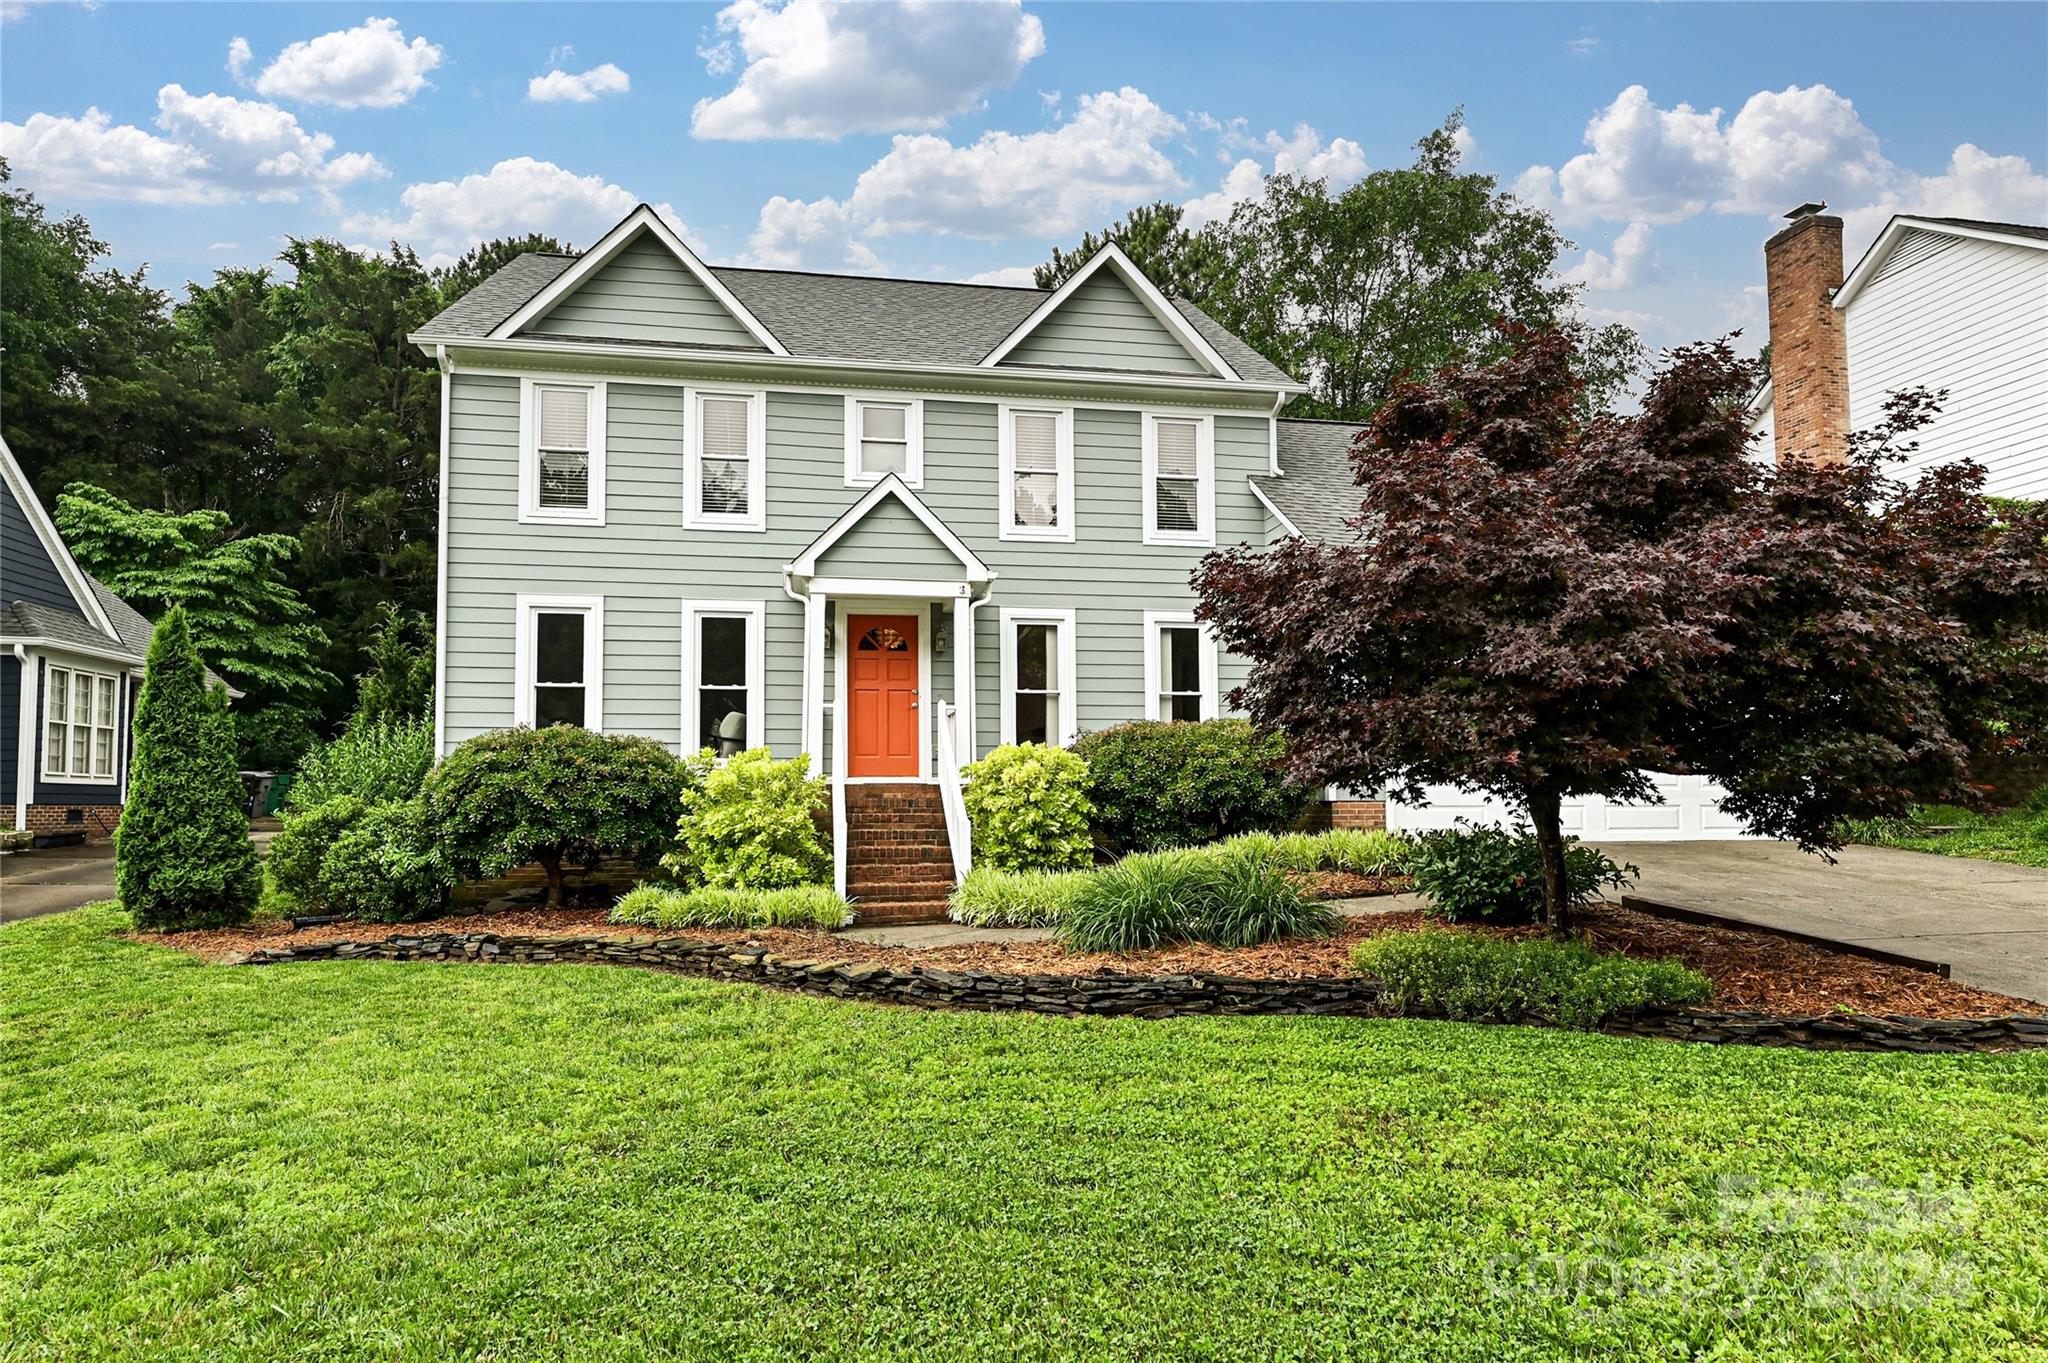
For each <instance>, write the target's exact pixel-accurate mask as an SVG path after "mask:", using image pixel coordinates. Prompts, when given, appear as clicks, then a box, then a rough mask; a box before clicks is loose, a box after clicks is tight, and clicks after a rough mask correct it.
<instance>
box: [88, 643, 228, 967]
mask: <svg viewBox="0 0 2048 1363" xmlns="http://www.w3.org/2000/svg"><path fill="white" fill-rule="evenodd" d="M114 883H115V887H116V890H117V892H118V893H119V894H120V896H121V903H122V904H123V905H124V906H125V907H126V908H127V909H128V911H129V912H131V913H133V914H134V915H135V924H136V926H137V927H141V928H151V929H155V930H157V931H172V930H175V929H179V928H203V927H223V926H226V925H229V924H233V923H240V922H244V921H246V920H247V919H248V917H249V914H250V911H251V910H253V909H254V908H255V907H256V901H257V898H258V897H259V896H260V895H261V894H262V891H263V872H262V870H261V868H260V867H259V866H258V865H257V861H256V849H255V846H254V845H253V844H251V843H250V841H249V821H248V819H247V818H246V817H245V816H244V815H243V813H242V783H241V778H240V777H238V776H237V775H236V774H235V733H234V725H233V723H232V721H230V719H229V718H228V708H227V692H226V691H225V690H223V689H221V688H219V687H215V686H210V685H209V684H208V683H207V679H206V668H205V666H204V665H203V664H202V663H201V662H200V661H199V652H198V650H197V649H195V648H194V647H193V645H192V632H191V628H190V626H189V624H188V623H187V621H186V618H185V612H184V610H183V609H182V608H180V607H173V608H172V609H171V610H169V611H168V612H166V613H165V615H164V618H163V620H162V621H161V622H160V623H159V624H158V625H157V627H156V633H155V634H154V635H153V636H152V637H151V638H150V641H149V661H148V669H147V671H146V673H145V674H144V678H143V683H142V699H141V701H140V702H139V703H138V704H137V705H136V707H135V756H134V760H133V763H132V765H131V766H130V768H129V776H128V804H127V807H126V808H125V809H123V810H122V811H121V826H120V828H119V829H118V830H117V831H116V832H115V834H114Z"/></svg>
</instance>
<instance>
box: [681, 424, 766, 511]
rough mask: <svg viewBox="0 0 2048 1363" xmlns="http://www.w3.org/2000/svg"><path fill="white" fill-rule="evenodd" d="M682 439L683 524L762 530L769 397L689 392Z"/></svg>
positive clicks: (764, 503) (764, 505)
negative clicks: (686, 427)
mask: <svg viewBox="0 0 2048 1363" xmlns="http://www.w3.org/2000/svg"><path fill="white" fill-rule="evenodd" d="M688 405H689V409H690V427H689V434H688V436H687V438H686V441H685V446H684V458H683V470H684V475H683V476H684V489H683V491H684V497H683V508H684V510H683V524H685V525H687V526H689V527H691V528H692V529H698V530H765V529H766V528H767V524H768V521H767V517H768V442H767V422H766V418H767V410H768V395H767V394H766V393H762V392H758V391H754V392H747V391H741V390H725V389H700V390H692V391H691V393H690V396H689V404H688Z"/></svg>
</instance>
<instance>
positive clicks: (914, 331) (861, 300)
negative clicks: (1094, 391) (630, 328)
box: [416, 254, 1300, 389]
mask: <svg viewBox="0 0 2048 1363" xmlns="http://www.w3.org/2000/svg"><path fill="white" fill-rule="evenodd" d="M578 259H579V258H578V257H575V256H560V255H540V254H527V255H522V256H520V257H518V258H517V259H515V260H513V261H511V262H510V263H509V264H507V265H505V266H504V267H503V268H501V269H499V270H498V271H497V272H495V273H494V274H492V275H491V276H490V278H488V279H486V280H485V281H484V282H483V283H481V284H479V285H477V286H476V287H475V288H474V289H472V290H470V291H469V292H468V293H466V294H464V295H463V296H462V297H461V298H459V299H457V300H456V301H455V302H454V303H452V304H450V305H449V306H448V307H447V308H446V309H444V310H443V311H442V312H441V313H440V314H439V315H437V316H435V317H434V318H433V319H432V320H430V321H428V322H427V323H426V324H425V325H424V326H422V327H421V328H420V329H419V331H418V332H417V333H416V339H418V340H421V341H424V342H432V341H435V340H442V341H459V340H474V339H481V338H486V337H490V336H492V335H494V334H497V333H500V332H502V331H504V330H505V329H506V328H505V324H506V323H507V322H508V321H510V320H511V319H512V318H513V317H514V316H515V315H516V314H517V313H518V312H520V311H521V310H522V309H523V308H524V307H525V306H526V305H527V303H528V302H530V301H531V300H532V299H533V298H534V297H535V296H537V295H538V294H540V293H541V292H542V291H544V290H546V289H547V288H549V286H550V285H552V284H553V283H555V282H556V281H557V280H558V279H559V278H560V277H561V276H562V275H563V274H564V273H566V272H567V271H568V270H570V269H571V268H573V267H574V266H575V265H576V264H577V261H578ZM707 268H708V269H709V271H710V273H711V274H712V275H713V276H714V277H715V278H716V279H717V280H718V281H719V283H720V284H722V285H723V286H724V287H725V288H726V289H727V290H728V291H729V292H730V293H731V294H732V296H733V297H734V298H736V299H737V300H739V301H740V303H741V304H743V305H744V306H745V307H746V309H747V311H748V312H749V313H750V314H751V315H752V316H753V317H755V318H756V319H757V320H758V321H759V322H760V323H761V324H762V325H763V326H765V327H766V328H767V329H768V330H769V331H770V332H772V333H773V334H774V336H775V337H776V339H777V340H778V341H780V342H781V343H782V345H783V346H784V347H785V350H784V353H785V354H787V355H789V356H792V357H795V358H799V359H832V360H852V361H856V362H867V363H874V364H892V363H897V364H918V365H945V366H957V367H960V368H963V369H967V368H974V367H976V366H979V365H980V364H981V363H982V361H983V360H984V359H985V358H987V356H988V354H989V352H990V351H992V350H994V349H995V348H996V347H997V346H999V345H1001V344H1002V342H1003V341H1004V340H1005V339H1006V338H1007V337H1009V336H1010V334H1011V333H1012V332H1014V331H1016V330H1017V328H1018V327H1019V326H1021V325H1022V324H1023V323H1024V322H1025V320H1026V319H1028V318H1029V317H1030V316H1031V315H1032V313H1033V312H1034V311H1035V310H1037V309H1038V308H1039V307H1040V306H1042V305H1043V303H1044V302H1045V300H1046V299H1047V298H1049V297H1050V296H1051V294H1050V293H1049V292H1048V291H1047V290H1044V289H1032V288H1016V287H1011V286H1007V285H997V284H954V283H947V282H944V281H940V280H925V279H889V278H883V277H879V276H874V275H835V274H816V273H810V272H806V271H800V270H756V269H746V268H741V267H738V266H730V265H718V266H710V267H707ZM1168 303H1169V304H1170V306H1171V307H1172V308H1173V310H1174V312H1175V313H1176V314H1177V315H1178V316H1179V317H1180V318H1181V320H1182V323H1183V324H1184V325H1185V326H1187V327H1188V328H1190V329H1191V330H1192V331H1194V332H1195V333H1196V334H1198V335H1200V336H1201V337H1202V338H1203V340H1204V341H1205V342H1206V343H1207V344H1208V345H1209V346H1210V347H1211V348H1213V349H1214V350H1215V351H1216V352H1217V353H1218V354H1219V355H1220V356H1222V357H1223V358H1224V359H1225V360H1226V361H1227V362H1228V365H1229V367H1230V368H1231V369H1232V370H1234V371H1235V372H1236V373H1237V375H1238V376H1239V377H1240V378H1241V379H1242V380H1243V381H1245V382H1247V383H1253V384H1258V385H1261V386H1266V387H1283V386H1284V387H1287V388H1290V389H1292V388H1298V387H1300V385H1299V384H1297V383H1296V382H1295V381H1294V379H1293V378H1292V377H1291V376H1289V375H1288V374H1287V373H1286V371H1284V370H1282V369H1281V368H1280V367H1279V366H1278V365H1275V364H1274V363H1273V362H1272V361H1271V360H1268V359H1267V358H1266V357H1265V356H1263V355H1261V354H1259V352H1258V351H1256V350H1254V349H1252V347H1251V346H1249V345H1247V344H1246V343H1245V342H1244V341H1242V340H1240V339H1239V338H1238V337H1236V336H1234V335H1232V334H1231V333H1230V332H1229V331H1228V330H1227V329H1225V328H1224V327H1223V325H1222V324H1221V323H1219V322H1217V321H1216V320H1215V319H1214V318H1212V317H1210V316H1209V315H1208V314H1207V313H1205V312H1203V311H1202V310H1201V309H1200V308H1199V307H1197V306H1195V305H1194V304H1193V303H1190V302H1188V301H1187V300H1186V299H1184V298H1175V299H1169V300H1168ZM547 339H548V340H549V342H550V343H551V344H563V345H573V344H575V343H576V341H577V339H578V338H576V337H573V336H550V337H548V338H547ZM645 344H647V345H648V348H649V349H652V350H659V349H660V348H661V346H660V345H658V344H654V343H645ZM1130 372H1143V371H1130ZM1176 377H1182V378H1185V377H1187V376H1186V375H1178V376H1176Z"/></svg>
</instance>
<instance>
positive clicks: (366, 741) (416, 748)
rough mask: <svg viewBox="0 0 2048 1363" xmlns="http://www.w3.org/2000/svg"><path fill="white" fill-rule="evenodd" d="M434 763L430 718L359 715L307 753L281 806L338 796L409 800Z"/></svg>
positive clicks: (309, 805) (320, 802)
mask: <svg viewBox="0 0 2048 1363" xmlns="http://www.w3.org/2000/svg"><path fill="white" fill-rule="evenodd" d="M433 765H434V721H433V720H432V719H425V718H422V719H407V718H402V717H399V718H382V719H378V718H364V717H363V716H361V715H358V716H357V717H356V718H354V719H352V720H350V721H349V725H348V727H347V728H346V729H343V730H342V731H341V734H340V736H339V737H337V738H336V739H335V740H334V741H333V742H331V743H323V744H321V745H320V746H319V747H317V748H314V749H313V750H312V751H311V752H309V753H307V754H306V757H305V760H304V761H302V762H301V763H300V764H299V773H298V779H296V780H295V781H293V782H292V785H291V789H290V790H288V791H287V792H285V805H286V808H287V809H311V808H313V807H314V806H315V805H323V804H326V803H327V802H328V801H329V800H332V799H334V798H335V797H336V796H338V795H353V796H356V797H357V798H358V799H360V800H362V801H363V802H364V803H365V804H373V805H380V804H387V803H389V802H391V801H393V800H410V799H411V798H412V797H413V796H415V795H417V794H419V792H420V787H421V785H422V784H424V783H425V781H426V779H427V772H428V771H429V770H430V769H431V768H432V767H433Z"/></svg>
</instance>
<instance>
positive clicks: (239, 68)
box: [228, 34, 256, 84]
mask: <svg viewBox="0 0 2048 1363" xmlns="http://www.w3.org/2000/svg"><path fill="white" fill-rule="evenodd" d="M255 59H256V54H255V53H254V52H252V51H251V50H250V48H249V40H248V39H247V38H244V37H242V36H241V35H240V34H236V35H235V37H234V38H233V40H231V41H230V42H229V43H228V74H229V75H231V76H233V77H234V78H235V82H236V83H237V84H242V83H243V77H245V76H246V75H248V73H249V63H250V62H252V61H254V60H255Z"/></svg>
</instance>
